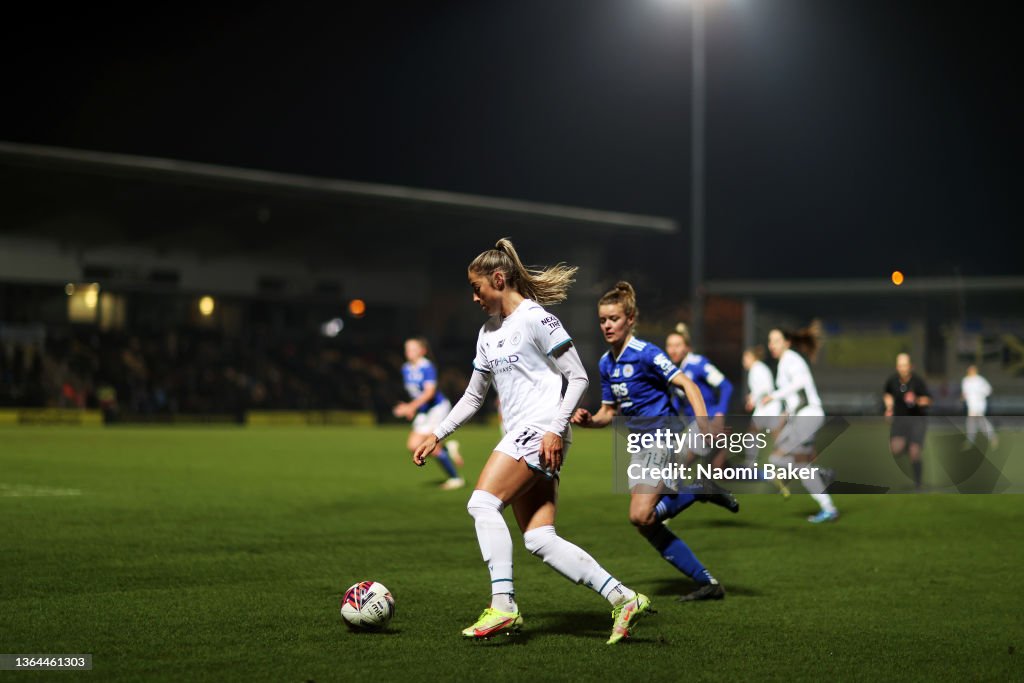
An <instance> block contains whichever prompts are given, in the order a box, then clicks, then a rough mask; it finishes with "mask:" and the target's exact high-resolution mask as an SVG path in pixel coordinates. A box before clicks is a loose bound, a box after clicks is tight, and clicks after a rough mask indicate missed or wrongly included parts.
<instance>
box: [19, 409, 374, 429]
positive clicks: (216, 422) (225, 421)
mask: <svg viewBox="0 0 1024 683" xmlns="http://www.w3.org/2000/svg"><path fill="white" fill-rule="evenodd" d="M238 424H243V425H246V426H251V427H305V426H366V427H371V426H374V425H376V424H377V418H376V416H375V415H374V414H373V413H372V412H370V411H362V410H251V411H248V412H247V413H245V414H244V415H243V416H239V415H230V414H194V415H193V414H181V413H174V414H155V415H134V414H126V415H121V416H118V417H117V418H115V419H112V420H105V419H104V416H103V413H102V412H101V411H99V410H79V409H76V408H4V409H0V427H3V426H19V425H20V426H27V425H34V426H40V425H54V426H65V427H69V426H70V427H102V426H104V425H107V426H180V427H184V426H201V425H210V426H226V425H238Z"/></svg>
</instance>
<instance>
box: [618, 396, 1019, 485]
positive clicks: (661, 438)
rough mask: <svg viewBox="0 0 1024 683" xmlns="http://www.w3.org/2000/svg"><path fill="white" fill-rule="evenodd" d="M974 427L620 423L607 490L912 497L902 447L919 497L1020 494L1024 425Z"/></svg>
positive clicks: (956, 420) (843, 420)
mask: <svg viewBox="0 0 1024 683" xmlns="http://www.w3.org/2000/svg"><path fill="white" fill-rule="evenodd" d="M970 419H973V418H967V417H939V416H936V417H895V418H884V417H863V416H827V417H826V416H796V417H767V416H766V417H756V418H752V417H751V416H750V415H730V416H724V417H719V418H717V419H714V420H709V421H708V423H707V428H706V429H702V428H701V426H700V425H698V424H697V423H695V422H690V421H689V418H678V417H659V418H635V417H617V418H615V419H614V420H613V425H612V427H613V428H612V430H610V432H611V433H610V435H609V436H610V439H611V449H612V460H613V469H612V473H613V474H612V476H613V482H612V488H613V490H614V491H615V492H616V493H629V492H650V493H665V494H672V493H678V492H680V491H681V490H683V487H688V486H692V485H694V484H700V483H704V482H713V483H714V484H717V485H719V486H722V487H724V488H726V489H729V490H730V491H732V492H734V493H744V494H747V493H764V494H774V495H778V493H779V491H780V486H779V484H784V485H785V486H786V487H787V488H789V489H790V490H792V491H794V492H802V491H803V487H801V485H800V484H801V482H802V481H807V482H809V483H810V481H811V480H812V479H818V480H820V481H821V482H823V483H824V485H825V487H826V491H827V492H828V493H831V494H852V493H871V494H878V493H912V492H915V491H916V489H915V486H914V478H913V472H912V466H911V464H910V459H909V455H908V444H909V443H910V442H921V443H922V448H921V453H922V459H923V463H924V464H923V467H924V478H923V487H922V490H924V491H927V492H930V493H1024V417H1001V418H998V419H996V420H992V424H993V425H994V429H995V432H994V434H991V435H986V432H985V431H984V430H981V429H977V428H973V426H972V425H969V423H968V420H970ZM968 434H972V438H970V439H969V438H968ZM900 447H902V450H899V451H898V452H897V453H896V454H895V455H894V453H893V450H894V449H900ZM705 486H706V484H705ZM815 488H817V487H815ZM688 490H690V491H693V490H694V489H692V488H690V489H688Z"/></svg>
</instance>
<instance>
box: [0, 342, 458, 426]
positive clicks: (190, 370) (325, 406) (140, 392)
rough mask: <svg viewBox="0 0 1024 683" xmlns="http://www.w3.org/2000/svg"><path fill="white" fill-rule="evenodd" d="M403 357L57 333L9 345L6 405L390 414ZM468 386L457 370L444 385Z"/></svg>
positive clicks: (295, 345) (133, 411)
mask: <svg viewBox="0 0 1024 683" xmlns="http://www.w3.org/2000/svg"><path fill="white" fill-rule="evenodd" d="M400 352H401V344H400V341H399V342H396V343H395V344H394V345H391V346H389V347H388V348H385V349H383V350H381V351H380V352H377V353H371V352H365V351H364V352H358V353H357V352H354V351H347V350H345V349H344V348H343V347H342V346H341V345H339V344H337V343H334V342H333V340H328V339H325V338H322V337H311V338H308V339H288V340H271V339H268V338H267V337H265V336H263V335H259V334H253V335H250V336H245V337H239V338H231V339H229V338H226V337H224V336H222V335H220V334H219V333H216V332H209V331H202V330H194V329H189V330H178V331H168V332H162V333H158V334H156V333H155V334H152V335H148V336H147V335H140V334H125V333H117V332H98V331H96V330H94V329H77V328H69V329H65V330H62V331H51V330H47V331H46V333H45V334H41V335H39V338H38V339H13V340H12V339H6V340H2V341H0V407H13V406H18V407H64V408H76V407H77V408H96V409H100V410H102V411H103V412H104V414H105V416H106V418H107V419H108V420H110V421H117V420H118V419H132V418H135V417H138V416H154V417H159V416H173V415H177V414H207V415H209V414H218V415H231V416H234V417H236V418H237V419H241V416H242V415H243V414H244V412H245V411H247V410H274V409H289V410H371V411H374V412H376V413H377V414H379V415H382V416H390V411H391V406H392V405H394V403H395V402H397V401H398V400H400V399H402V397H403V389H402V384H401V372H400V367H401V364H402V361H403V359H402V357H401V355H400ZM456 374H457V373H456ZM462 380H463V378H461V377H454V376H452V375H451V373H449V374H448V375H447V376H446V377H443V378H442V387H444V385H445V384H448V385H457V384H458V383H459V382H460V381H462ZM453 389H454V390H455V391H457V392H459V391H461V388H459V387H457V386H455V387H453Z"/></svg>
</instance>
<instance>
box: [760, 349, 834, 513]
mask: <svg viewBox="0 0 1024 683" xmlns="http://www.w3.org/2000/svg"><path fill="white" fill-rule="evenodd" d="M794 343H799V344H801V345H802V346H804V348H806V349H807V350H808V352H809V353H813V352H814V350H816V349H817V346H818V341H817V338H815V337H814V336H813V335H812V334H810V333H809V332H806V331H803V332H783V331H782V330H779V329H774V330H772V331H771V332H769V333H768V350H769V351H770V352H771V354H772V357H774V358H777V359H778V360H779V367H778V369H777V370H776V373H775V385H776V386H777V387H778V388H777V389H776V390H775V391H773V392H772V393H770V394H768V395H767V396H765V397H763V398H762V399H761V404H762V405H765V406H767V405H768V404H769V403H771V402H772V401H778V400H781V401H784V402H785V405H786V409H785V415H786V425H785V426H784V427H783V428H782V430H781V431H780V432H779V433H778V435H777V436H776V439H775V448H774V450H773V452H772V455H771V460H772V462H773V463H775V464H779V465H782V466H785V465H788V464H792V463H793V462H794V461H795V459H799V461H800V462H810V461H811V460H813V459H814V455H815V453H814V435H815V434H817V433H818V430H819V429H821V427H822V425H823V424H825V410H824V409H823V408H822V406H821V398H820V397H819V396H818V388H817V387H816V386H815V385H814V376H813V375H811V368H810V366H808V365H807V361H806V360H804V358H803V356H801V355H800V354H799V353H797V352H796V351H794V350H793V349H792V348H790V347H791V346H792V345H793V344H794ZM800 483H801V484H803V487H804V488H805V489H807V492H808V493H810V494H811V497H812V498H814V500H815V501H817V503H818V505H819V506H821V511H820V512H818V514H816V515H811V516H810V517H808V518H807V521H808V522H811V523H813V524H821V523H822V522H834V521H835V520H837V519H839V510H837V509H836V506H835V504H834V503H833V502H832V496H830V495H828V494H827V493H825V482H824V481H822V479H821V478H820V476H816V477H814V478H813V479H807V480H801V482H800Z"/></svg>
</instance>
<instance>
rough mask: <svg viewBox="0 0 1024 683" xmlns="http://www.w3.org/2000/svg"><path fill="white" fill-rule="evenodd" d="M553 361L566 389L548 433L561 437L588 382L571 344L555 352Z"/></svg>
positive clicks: (581, 362)
mask: <svg viewBox="0 0 1024 683" xmlns="http://www.w3.org/2000/svg"><path fill="white" fill-rule="evenodd" d="M553 359H554V361H555V365H556V366H557V367H558V371H559V372H560V373H562V377H564V378H565V381H566V387H565V394H563V395H562V402H561V403H560V404H559V406H558V413H557V414H556V415H555V418H554V419H553V420H552V421H551V426H550V427H549V428H548V431H549V432H552V433H554V434H558V435H561V434H564V433H565V430H566V428H567V427H568V426H569V420H570V418H572V416H573V414H574V412H575V410H576V406H577V405H579V402H580V400H581V399H582V398H583V394H584V393H586V391H587V387H588V386H589V385H590V380H589V379H587V370H586V368H584V367H583V361H581V360H580V354H579V353H578V352H577V351H576V348H575V347H574V346H573V345H572V342H569V343H568V344H566V345H565V346H563V347H561V348H559V349H558V350H557V351H555V352H554V354H553Z"/></svg>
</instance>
